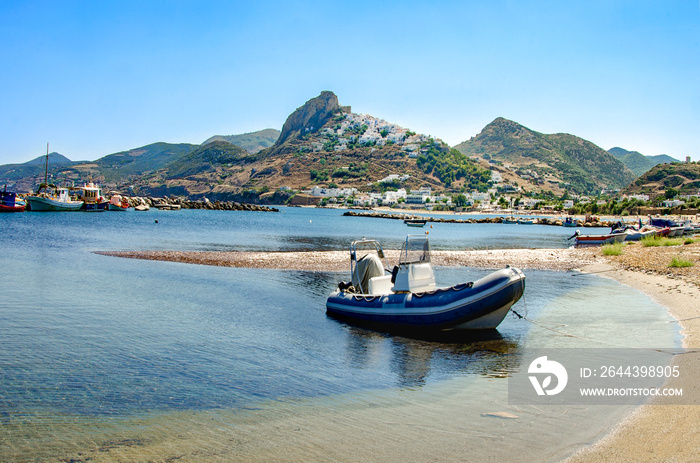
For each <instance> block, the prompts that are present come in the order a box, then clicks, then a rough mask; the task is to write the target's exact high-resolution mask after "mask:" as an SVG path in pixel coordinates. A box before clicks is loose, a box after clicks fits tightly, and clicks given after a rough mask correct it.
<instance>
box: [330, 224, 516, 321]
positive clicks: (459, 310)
mask: <svg viewBox="0 0 700 463" xmlns="http://www.w3.org/2000/svg"><path fill="white" fill-rule="evenodd" d="M363 250H364V251H369V252H367V253H366V254H364V252H363ZM359 254H364V255H363V256H362V257H360V258H359V259H358V255H359ZM350 273H351V278H352V281H351V282H347V283H346V282H341V283H340V284H339V285H338V288H337V289H336V290H335V291H333V292H332V293H331V294H330V296H328V300H327V301H326V311H327V313H328V314H329V315H332V316H334V317H338V318H341V319H344V320H348V321H350V322H354V323H358V324H367V325H379V326H383V327H386V328H399V329H420V330H474V329H493V328H496V327H497V326H498V325H499V324H500V323H501V321H503V318H504V317H505V316H506V315H507V313H508V310H509V309H510V307H511V306H512V305H513V304H515V303H516V302H517V301H518V300H519V299H520V297H521V296H522V295H523V292H524V290H525V275H524V274H523V272H521V271H520V270H519V269H517V268H514V267H507V268H505V269H502V270H498V271H495V272H493V273H491V274H489V275H487V276H485V277H483V278H481V279H479V280H477V281H474V282H465V283H461V284H457V285H454V286H449V287H438V286H437V285H436V283H435V275H434V273H433V268H432V266H431V262H430V246H429V243H428V237H427V236H425V235H409V236H408V237H407V238H406V241H405V242H404V244H403V246H402V248H401V253H400V256H399V262H398V264H397V265H395V266H394V267H393V269H392V270H389V267H388V265H386V258H385V256H384V251H383V249H382V247H381V245H380V244H379V243H378V242H377V241H375V240H361V241H354V242H353V243H352V244H351V246H350Z"/></svg>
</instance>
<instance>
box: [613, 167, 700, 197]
mask: <svg viewBox="0 0 700 463" xmlns="http://www.w3.org/2000/svg"><path fill="white" fill-rule="evenodd" d="M669 188H673V189H675V190H678V192H679V193H680V194H694V195H696V194H700V164H699V163H697V162H690V163H680V162H674V163H671V164H657V165H656V166H654V167H652V168H651V170H649V171H648V172H646V173H645V174H644V175H642V176H641V177H639V178H638V179H637V180H635V181H634V182H633V183H632V184H631V185H630V186H629V187H627V188H626V189H625V193H627V194H647V195H649V196H650V197H651V198H656V197H658V196H661V195H664V194H665V193H666V190H668V189H669Z"/></svg>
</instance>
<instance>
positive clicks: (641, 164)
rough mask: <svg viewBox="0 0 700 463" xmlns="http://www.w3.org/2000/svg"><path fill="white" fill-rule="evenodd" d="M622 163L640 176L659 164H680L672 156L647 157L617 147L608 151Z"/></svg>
mask: <svg viewBox="0 0 700 463" xmlns="http://www.w3.org/2000/svg"><path fill="white" fill-rule="evenodd" d="M608 152H609V153H610V154H612V155H613V156H615V158H617V159H618V160H619V161H620V162H622V163H623V164H624V165H626V166H627V168H628V169H629V170H631V171H632V172H633V173H634V174H635V175H637V176H640V175H642V174H644V173H645V172H647V171H648V170H649V169H651V168H652V167H654V166H655V165H657V164H664V163H667V164H670V163H672V162H679V161H678V159H674V158H672V157H671V156H667V155H665V154H660V155H658V156H645V155H643V154H641V153H639V152H638V151H627V150H626V149H623V148H619V147H615V148H611V149H609V150H608Z"/></svg>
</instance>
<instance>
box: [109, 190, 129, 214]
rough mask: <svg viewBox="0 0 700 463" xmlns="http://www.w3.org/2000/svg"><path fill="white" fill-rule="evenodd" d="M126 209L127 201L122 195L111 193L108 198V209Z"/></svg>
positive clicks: (127, 207) (127, 206)
mask: <svg viewBox="0 0 700 463" xmlns="http://www.w3.org/2000/svg"><path fill="white" fill-rule="evenodd" d="M127 209H129V201H127V200H126V198H124V197H123V196H122V195H120V194H113V195H112V197H111V198H109V210H110V211H125V210H127Z"/></svg>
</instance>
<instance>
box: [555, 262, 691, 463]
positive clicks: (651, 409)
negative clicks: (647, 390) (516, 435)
mask: <svg viewBox="0 0 700 463" xmlns="http://www.w3.org/2000/svg"><path fill="white" fill-rule="evenodd" d="M618 265H619V264H618ZM583 270H584V271H589V272H597V273H600V274H601V276H602V277H603V278H611V279H613V280H615V281H617V282H618V283H620V284H623V285H626V286H630V287H632V288H634V289H636V290H637V291H640V292H641V293H643V294H646V295H647V296H649V297H650V298H651V299H653V300H654V301H655V302H657V303H659V304H660V305H662V306H663V307H665V308H666V310H667V311H668V313H669V314H670V315H671V316H672V317H673V318H674V319H675V320H676V321H677V322H678V324H679V325H680V326H681V331H680V333H681V335H682V336H683V339H682V346H683V348H686V349H696V348H699V347H700V308H699V307H698V305H697V301H698V299H700V287H699V286H698V285H697V284H693V283H689V282H688V281H685V280H679V279H677V278H670V277H669V276H666V275H660V274H658V273H653V272H648V273H645V272H642V271H639V270H628V269H624V268H620V267H619V266H617V265H615V263H614V262H607V263H604V264H596V265H593V266H589V267H585V268H584V269H583ZM697 359H698V353H691V354H685V355H677V356H675V357H674V359H673V363H672V364H673V365H678V366H679V368H680V370H681V371H685V372H692V371H693V370H692V369H693V367H695V368H697V365H698V362H697ZM697 379H698V378H697V377H691V376H689V374H688V375H686V376H681V377H679V378H672V379H670V380H669V381H668V382H667V383H666V384H665V385H664V387H673V388H683V390H684V391H689V390H697V389H698V384H697ZM698 423H700V406H699V405H665V404H656V403H655V401H653V400H652V401H650V402H647V403H645V404H643V405H641V406H640V407H638V408H637V409H636V410H635V411H634V412H633V413H632V414H631V415H629V416H628V417H627V418H625V419H624V420H623V421H622V422H620V423H618V424H617V425H616V426H615V427H614V428H613V429H611V430H610V432H609V433H607V434H606V435H605V436H603V438H602V439H600V440H599V441H597V442H594V443H592V445H591V446H589V447H584V448H582V449H580V450H579V451H578V452H576V453H575V454H574V455H572V456H571V457H569V458H567V459H565V460H564V461H565V462H566V463H584V462H628V461H635V462H645V461H648V462H658V461H688V462H690V461H696V459H697V456H698V454H700V430H699V429H698Z"/></svg>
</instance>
